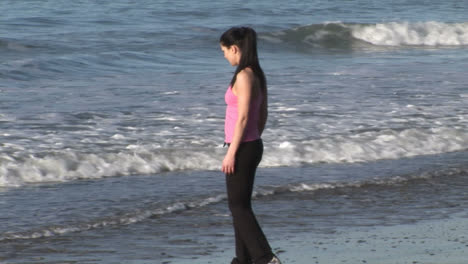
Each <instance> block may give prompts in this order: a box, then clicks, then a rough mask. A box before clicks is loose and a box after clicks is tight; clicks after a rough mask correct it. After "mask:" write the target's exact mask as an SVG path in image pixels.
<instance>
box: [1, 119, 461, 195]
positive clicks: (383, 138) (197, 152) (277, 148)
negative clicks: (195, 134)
mask: <svg viewBox="0 0 468 264" xmlns="http://www.w3.org/2000/svg"><path fill="white" fill-rule="evenodd" d="M265 142H266V144H265V146H266V148H267V149H266V150H265V155H264V158H263V160H262V163H261V166H263V167H278V166H300V165H303V164H314V163H355V162H367V161H375V160H382V159H399V158H404V157H413V156H419V155H433V154H440V153H448V152H454V151H462V150H466V149H468V133H467V132H466V131H464V130H460V129H456V128H433V129H406V130H402V131H396V130H390V129H388V130H382V131H372V132H362V133H357V134H354V135H335V136H330V137H327V138H322V139H314V140H307V141H291V142H289V141H285V142H276V141H272V142H271V143H270V142H268V138H266V139H265ZM3 147H6V145H5V144H4V145H3ZM127 149H128V151H122V152H119V153H80V152H77V151H76V150H72V149H67V150H62V151H58V150H57V151H56V152H53V153H48V154H35V155H33V154H29V153H28V154H24V155H20V154H18V153H19V152H23V151H21V150H17V149H15V150H14V153H10V154H7V153H8V152H4V153H2V154H0V187H19V186H23V185H25V184H31V183H32V184H35V183H47V182H67V181H72V180H78V179H98V178H104V177H115V176H125V175H150V174H158V173H162V172H168V171H182V170H219V169H220V164H221V159H222V157H223V155H224V153H225V149H223V148H221V147H211V148H209V147H205V148H179V149H164V148H151V147H145V146H128V147H127ZM12 151H13V150H12Z"/></svg>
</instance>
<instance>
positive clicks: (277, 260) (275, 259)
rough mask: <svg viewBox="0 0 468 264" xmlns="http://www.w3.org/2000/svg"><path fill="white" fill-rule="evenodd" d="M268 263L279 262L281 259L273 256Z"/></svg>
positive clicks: (274, 263) (276, 263) (279, 263)
mask: <svg viewBox="0 0 468 264" xmlns="http://www.w3.org/2000/svg"><path fill="white" fill-rule="evenodd" d="M268 264H281V261H280V260H279V259H278V258H277V257H273V258H272V259H271V260H270V262H268Z"/></svg>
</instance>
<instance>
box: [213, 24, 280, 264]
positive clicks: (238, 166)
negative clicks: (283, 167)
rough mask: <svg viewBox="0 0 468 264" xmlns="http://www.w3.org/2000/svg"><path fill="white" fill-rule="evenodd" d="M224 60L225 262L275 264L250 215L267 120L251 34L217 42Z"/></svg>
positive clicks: (240, 30) (237, 31)
mask: <svg viewBox="0 0 468 264" xmlns="http://www.w3.org/2000/svg"><path fill="white" fill-rule="evenodd" d="M220 45H221V50H222V51H223V52H224V57H225V58H226V60H227V61H228V62H229V63H230V64H231V65H232V66H237V69H236V71H235V73H234V76H233V77H232V80H231V84H230V86H229V88H228V89H227V91H226V94H225V100H226V104H227V108H226V119H225V126H224V131H225V142H226V144H227V145H228V146H229V148H228V151H227V153H226V156H225V157H224V160H223V163H222V171H223V172H224V173H225V174H226V185H227V194H228V203H229V209H230V211H231V214H232V218H233V224H234V233H235V239H236V257H235V258H234V259H233V260H232V262H231V264H250V263H255V264H280V261H279V260H278V258H277V257H276V256H275V255H274V254H273V253H272V250H271V247H270V245H269V244H268V241H267V239H266V237H265V235H264V234H263V231H262V229H261V228H260V226H259V224H258V222H257V220H256V218H255V215H254V213H253V211H252V206H251V196H252V190H253V183H254V178H255V171H256V169H257V167H258V164H259V163H260V160H261V159H262V154H263V142H262V139H261V137H260V136H261V135H262V132H263V130H264V128H265V124H266V120H267V113H268V112H267V87H266V79H265V75H264V73H263V70H262V68H261V67H260V64H259V62H258V55H257V34H256V33H255V31H254V30H253V29H251V28H248V27H235V28H231V29H229V30H228V31H226V32H225V33H224V34H223V35H222V36H221V38H220Z"/></svg>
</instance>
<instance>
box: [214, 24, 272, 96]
mask: <svg viewBox="0 0 468 264" xmlns="http://www.w3.org/2000/svg"><path fill="white" fill-rule="evenodd" d="M219 43H221V45H223V46H225V47H227V48H229V47H231V46H232V45H236V46H238V47H239V49H240V50H241V58H240V61H239V65H238V66H237V69H236V71H235V73H234V76H233V77H232V80H231V85H232V86H234V83H235V82H236V77H237V74H238V73H239V72H241V71H242V70H243V69H245V68H247V67H250V68H251V69H252V71H253V72H254V74H255V76H257V78H258V79H259V81H260V88H261V90H262V93H263V94H264V95H265V94H266V89H267V85H266V78H265V74H264V73H263V70H262V68H261V67H260V63H259V61H258V54H257V33H256V32H255V30H253V29H252V28H250V27H233V28H230V29H229V30H227V31H226V32H224V33H223V35H221V37H220V39H219Z"/></svg>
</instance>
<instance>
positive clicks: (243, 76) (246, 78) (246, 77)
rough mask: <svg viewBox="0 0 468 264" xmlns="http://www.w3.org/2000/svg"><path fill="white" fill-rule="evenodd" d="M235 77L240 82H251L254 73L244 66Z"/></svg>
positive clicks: (253, 78)
mask: <svg viewBox="0 0 468 264" xmlns="http://www.w3.org/2000/svg"><path fill="white" fill-rule="evenodd" d="M236 79H237V80H239V81H241V82H248V83H252V81H254V80H255V74H254V72H253V71H252V69H251V68H245V69H243V70H242V71H240V72H239V73H238V74H237V77H236Z"/></svg>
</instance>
